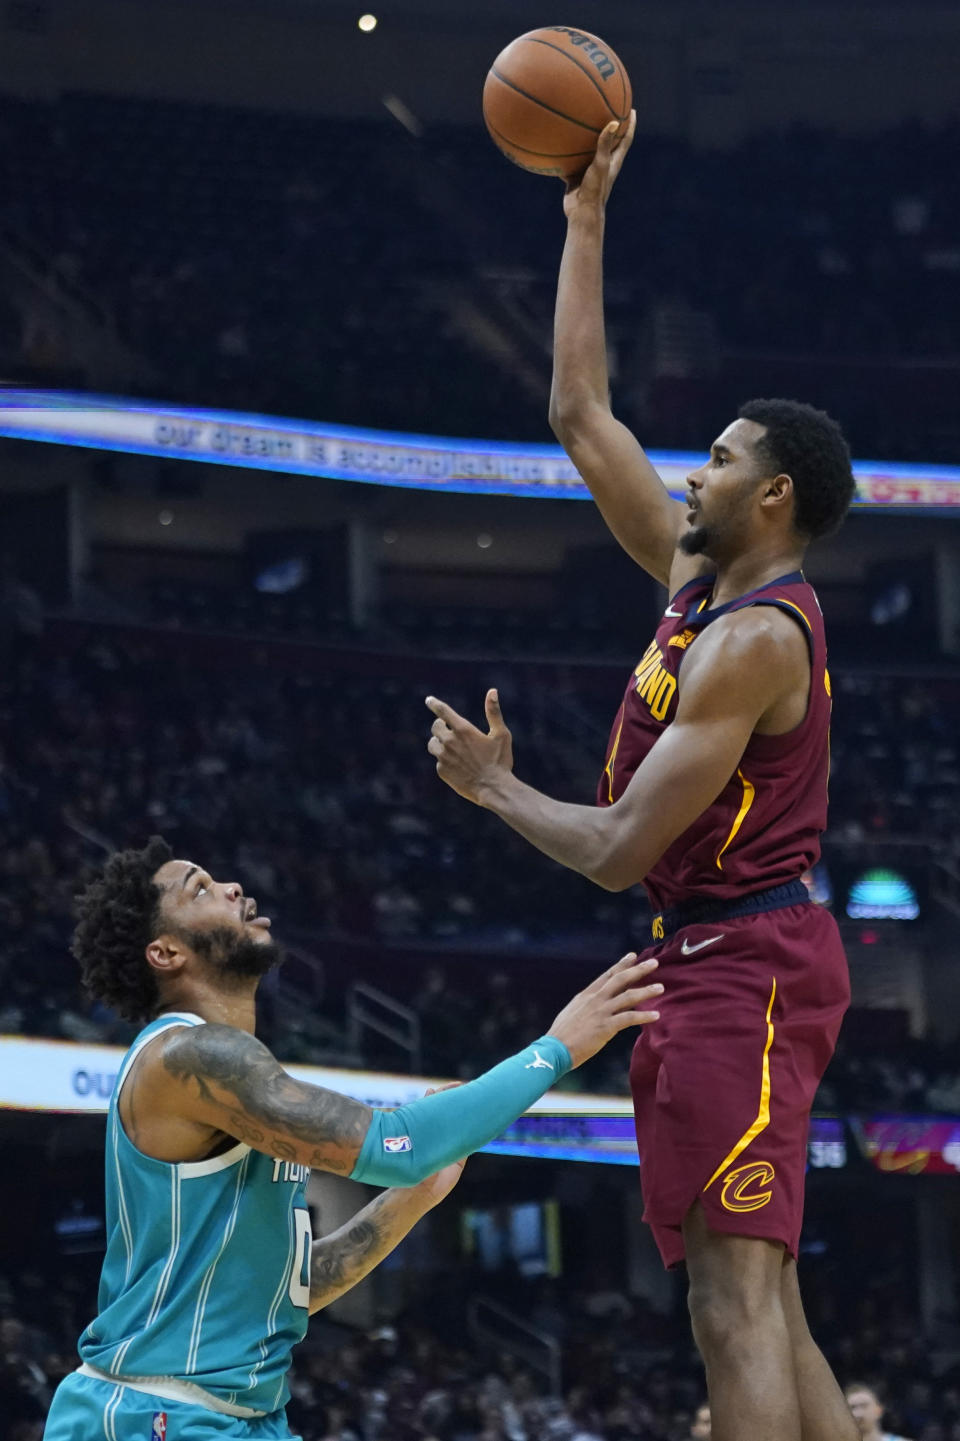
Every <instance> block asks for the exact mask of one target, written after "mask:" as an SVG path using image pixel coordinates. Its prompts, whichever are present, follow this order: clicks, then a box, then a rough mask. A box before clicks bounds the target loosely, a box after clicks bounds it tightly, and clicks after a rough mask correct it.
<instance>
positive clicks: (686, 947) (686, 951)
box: [680, 931, 726, 956]
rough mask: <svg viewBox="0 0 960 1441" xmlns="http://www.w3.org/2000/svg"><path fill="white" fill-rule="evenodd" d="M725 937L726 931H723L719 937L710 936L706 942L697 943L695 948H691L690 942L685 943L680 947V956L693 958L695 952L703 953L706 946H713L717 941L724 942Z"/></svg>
mask: <svg viewBox="0 0 960 1441" xmlns="http://www.w3.org/2000/svg"><path fill="white" fill-rule="evenodd" d="M725 935H726V931H721V932H720V934H719V936H708V937H707V939H706V940H705V941H697V944H696V945H695V946H691V944H690V942H689V941H684V943H683V945H682V946H681V947H680V954H681V956H692V955H693V953H694V951H702V950H703V948H704V946H712V945H714V943H715V942H716V941H722V940H723V938H724V936H725Z"/></svg>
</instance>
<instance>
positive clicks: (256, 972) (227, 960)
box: [186, 926, 283, 980]
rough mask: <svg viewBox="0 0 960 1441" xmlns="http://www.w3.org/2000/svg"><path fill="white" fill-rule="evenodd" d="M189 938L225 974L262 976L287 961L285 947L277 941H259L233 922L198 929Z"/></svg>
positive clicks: (241, 977)
mask: <svg viewBox="0 0 960 1441" xmlns="http://www.w3.org/2000/svg"><path fill="white" fill-rule="evenodd" d="M186 939H187V940H188V941H189V943H190V946H191V947H192V949H193V950H194V952H195V953H196V955H197V956H199V957H200V959H201V960H202V961H204V962H206V964H207V965H208V966H209V967H210V969H211V970H213V971H217V972H219V973H220V975H222V976H223V977H224V978H227V977H230V978H232V979H235V980H259V979H260V977H261V976H265V975H266V974H267V972H268V971H272V970H274V968H275V967H277V966H279V965H281V964H282V962H283V947H282V946H280V945H278V944H277V942H276V941H273V940H270V941H255V940H253V939H252V938H251V937H250V936H246V935H243V934H240V933H238V932H237V931H234V930H231V929H230V927H229V926H217V927H215V928H214V929H213V930H212V931H194V932H192V933H191V934H190V935H189V936H187V938H186Z"/></svg>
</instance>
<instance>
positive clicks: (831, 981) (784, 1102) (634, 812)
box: [427, 117, 856, 1441]
mask: <svg viewBox="0 0 960 1441" xmlns="http://www.w3.org/2000/svg"><path fill="white" fill-rule="evenodd" d="M634 125H635V118H634V117H631V123H630V127H629V129H628V131H627V135H626V137H625V138H624V140H623V141H622V142H621V143H620V144H619V145H618V144H617V143H616V138H615V130H616V126H615V125H612V124H611V125H610V126H609V127H608V128H607V130H606V131H605V132H604V133H603V135H602V136H601V138H600V141H599V145H598V149H597V154H596V157H595V159H594V160H593V161H592V163H591V164H590V166H589V168H588V169H587V170H586V172H585V174H584V175H583V178H582V180H581V181H580V182H579V184H577V183H573V184H572V185H569V186H568V189H567V194H566V196H565V199H564V210H565V212H566V216H567V238H566V244H565V248H564V252H563V259H562V262H561V266H560V278H559V287H558V292H557V307H556V328H555V345H554V379H553V393H552V397H551V412H550V418H551V423H552V425H553V428H554V431H555V433H556V435H557V437H558V438H559V440H560V441H561V442H562V444H563V446H564V448H565V449H566V451H567V453H568V455H569V456H570V458H571V460H572V461H573V463H574V465H575V466H576V467H577V470H578V471H579V472H580V474H581V475H582V476H583V478H584V480H585V481H586V483H587V485H588V486H589V487H590V490H591V492H592V494H593V496H594V499H595V500H596V502H597V504H598V506H599V507H600V510H601V512H602V513H603V516H604V518H605V520H606V521H607V524H608V525H609V527H610V529H611V531H612V532H613V534H614V535H615V536H616V538H617V540H618V541H619V542H620V544H621V545H622V546H623V547H624V549H625V550H626V551H627V552H628V553H629V554H630V555H631V556H633V558H634V559H635V560H636V561H637V563H638V564H639V565H641V566H643V567H644V569H645V570H647V571H649V573H650V574H651V575H653V576H654V577H655V578H656V579H657V580H658V581H661V582H662V583H663V585H664V586H666V587H667V590H668V595H669V597H670V600H669V604H668V606H667V608H666V610H665V611H664V614H663V617H662V619H661V621H660V624H659V626H658V627H657V630H656V634H655V636H654V638H653V640H652V641H651V643H650V645H649V646H648V647H647V649H646V651H645V652H644V655H643V657H642V659H641V661H640V663H639V665H638V666H637V667H636V670H635V671H634V672H633V674H632V675H631V676H630V678H629V681H628V683H627V688H626V693H625V695H624V699H623V703H622V705H621V706H620V710H619V712H618V713H617V716H616V719H615V721H614V724H613V729H612V732H611V737H610V742H609V746H608V750H607V757H606V763H605V765H604V768H603V773H602V775H601V779H600V785H599V790H598V795H597V805H596V806H595V807H591V806H578V805H568V804H564V803H561V802H558V801H555V800H552V799H551V798H550V797H548V796H545V795H543V794H541V793H539V792H538V791H535V790H533V789H532V788H531V787H530V786H527V785H524V784H523V783H522V782H521V781H520V780H518V779H517V777H516V776H515V775H514V774H513V756H512V748H511V738H510V732H509V731H508V729H507V727H506V725H505V723H504V720H503V717H502V715H501V712H500V707H499V703H498V699H497V695H496V692H495V691H490V692H489V693H488V695H487V699H486V717H487V722H488V731H487V732H486V733H484V732H481V731H480V730H478V729H477V728H476V727H475V726H473V725H472V724H470V722H469V721H467V720H465V719H464V718H463V717H461V716H460V715H458V714H457V713H456V712H455V711H454V710H452V709H451V707H449V706H447V705H445V704H444V703H443V702H442V701H440V700H437V699H435V698H433V697H430V698H428V700H427V705H428V707H429V709H430V710H431V711H432V712H433V713H434V715H435V716H436V719H435V721H434V722H433V725H432V728H431V737H430V740H429V742H428V749H429V751H430V754H431V755H432V756H434V757H435V758H436V763H437V771H438V773H439V775H440V776H441V778H442V779H443V780H445V781H446V782H447V783H448V784H449V785H450V786H452V787H453V789H454V790H456V791H458V792H459V794H460V795H462V796H465V797H466V798H467V799H469V800H471V801H474V802H475V803H476V804H477V805H481V806H484V807H486V808H487V809H489V810H492V811H493V812H494V813H495V814H496V815H498V816H499V817H500V818H501V819H502V820H504V821H506V823H507V824H508V825H510V826H512V827H513V829H514V830H516V831H518V832H519V833H520V834H521V835H522V836H525V837H526V839H527V840H529V841H530V842H531V843H532V844H533V845H535V846H537V847H538V848H539V849H540V850H541V851H543V852H544V853H545V854H546V855H548V856H551V857H552V858H553V859H554V860H555V861H559V862H560V863H561V865H564V866H568V867H570V868H571V869H572V870H575V871H579V872H580V873H581V875H584V876H586V877H587V878H588V879H590V880H592V881H595V882H596V883H597V884H598V885H600V886H603V887H605V888H606V889H608V890H612V891H619V890H623V889H625V888H626V887H628V886H632V885H635V884H637V883H638V882H643V883H644V885H645V886H646V889H647V893H648V895H649V897H650V901H651V904H652V907H653V910H654V912H655V915H654V920H653V928H652V935H651V941H652V947H651V949H650V950H649V951H648V952H647V953H646V954H648V955H651V956H656V957H657V958H658V959H659V961H660V972H659V975H660V978H661V980H662V981H663V982H664V996H663V1001H662V1004H661V1007H660V1010H661V1019H660V1021H659V1022H658V1024H657V1026H656V1027H653V1028H651V1029H650V1030H648V1031H646V1032H644V1033H643V1034H641V1035H640V1037H639V1038H638V1040H637V1042H636V1045H635V1047H634V1051H633V1058H632V1062H631V1069H630V1082H631V1089H632V1092H633V1101H634V1111H635V1116H636V1128H637V1141H638V1148H639V1152H640V1167H641V1183H642V1187H643V1195H644V1203H645V1211H644V1217H645V1219H646V1221H647V1222H649V1224H650V1225H651V1227H652V1228H653V1232H654V1235H655V1237H656V1241H657V1245H658V1247H659V1249H660V1253H661V1255H662V1257H663V1260H664V1262H665V1264H666V1265H668V1266H672V1265H675V1264H676V1263H678V1262H679V1261H681V1260H684V1259H685V1260H686V1264H687V1271H688V1278H689V1288H690V1290H689V1303H690V1312H691V1317H692V1321H693V1330H694V1335H695V1338H696V1341H697V1344H698V1346H699V1348H700V1351H701V1353H702V1356H703V1359H704V1363H705V1366H706V1373H707V1386H708V1392H709V1401H710V1413H711V1417H712V1425H713V1435H714V1438H715V1441H771V1438H772V1437H777V1441H846V1438H848V1437H849V1438H850V1441H853V1438H854V1437H855V1435H856V1431H855V1428H854V1427H853V1426H852V1424H851V1420H850V1415H849V1412H848V1410H847V1407H846V1405H845V1402H844V1398H843V1395H842V1393H841V1391H840V1389H839V1387H838V1386H837V1383H836V1381H835V1380H834V1378H833V1376H832V1375H831V1373H830V1370H829V1368H828V1366H827V1364H826V1361H825V1360H824V1358H823V1356H822V1355H821V1353H820V1351H819V1350H818V1349H817V1347H816V1345H815V1344H814V1342H813V1340H812V1338H811V1336H810V1333H809V1330H808V1329H807V1324H806V1321H805V1319H804V1314H803V1308H802V1306H801V1302H800V1293H799V1289H798V1285H797V1268H796V1259H797V1247H798V1242H799V1238H800V1227H801V1220H802V1211H803V1185H804V1170H805V1164H806V1143H807V1130H808V1124H809V1115H810V1107H811V1105H812V1103H813V1097H814V1093H815V1091H816V1088H817V1083H818V1082H819V1080H820V1077H821V1075H822V1074H823V1071H824V1070H825V1068H826V1065H827V1062H828V1061H829V1059H830V1056H831V1054H832V1052H833V1049H834V1045H835V1043H836V1038H837V1033H838V1031H839V1028H840V1021H841V1018H842V1016H843V1013H844V1010H845V1009H846V1006H847V1003H848V999H849V982H848V976H847V968H846V962H845V958H844V955H843V950H842V947H841V943H840V936H839V932H838V929H837V926H836V924H835V922H834V920H833V918H832V917H831V916H830V915H829V914H828V913H827V912H826V911H825V910H823V909H822V908H821V907H819V906H816V905H813V904H811V903H810V900H809V897H808V894H807V891H806V889H805V887H804V885H803V882H802V879H801V877H802V875H803V873H804V872H805V871H806V870H807V869H808V868H809V867H810V866H811V865H813V863H814V862H815V861H816V859H817V857H818V856H819V853H820V833H821V832H822V830H823V829H824V826H825V824H826V815H827V775H828V767H829V752H828V729H829V724H830V678H829V675H828V672H827V659H826V645H825V640H824V628H823V620H822V617H821V614H820V609H819V606H818V604H817V599H816V596H815V595H814V592H813V590H812V589H811V587H810V586H809V585H808V584H807V582H806V580H805V579H804V576H803V572H802V570H801V565H802V563H803V556H804V552H805V550H806V548H807V546H808V544H809V543H810V542H811V541H813V540H816V539H817V538H818V537H819V536H823V535H827V534H829V533H830V532H831V531H833V530H834V529H835V528H836V527H837V526H838V525H839V524H840V522H841V520H842V519H843V517H844V515H845V513H846V511H847V509H848V507H849V505H850V501H851V499H852V497H853V493H854V481H853V475H852V472H851V466H850V457H849V452H848V449H847V446H846V444H845V442H844V439H843V436H842V434H841V432H840V430H839V428H838V426H837V425H836V424H835V423H834V421H832V420H831V419H830V418H829V417H828V416H827V415H825V414H823V413H822V412H820V411H817V410H814V409H813V408H812V407H810V406H807V405H803V404H800V403H798V402H795V401H788V400H769V401H764V400H755V401H751V402H749V403H748V404H747V405H744V406H743V407H742V409H741V411H740V414H739V416H738V418H737V419H736V420H733V421H732V422H731V423H730V424H729V425H728V426H727V427H726V429H725V430H724V431H723V433H722V434H721V435H720V436H719V437H718V438H717V439H716V440H715V441H714V443H713V445H712V446H711V448H710V455H709V458H708V459H707V460H706V461H705V462H704V464H703V465H701V466H700V467H699V469H697V470H694V471H692V472H691V473H690V475H689V476H688V478H687V495H686V500H685V501H684V502H681V503H678V502H675V501H674V500H672V499H671V498H670V496H669V495H668V493H667V491H666V489H665V487H664V486H663V484H662V483H661V481H660V478H659V476H658V475H657V473H656V471H655V470H654V469H653V467H652V466H651V464H650V462H649V461H648V459H647V457H646V456H645V454H644V452H643V450H642V449H641V448H640V446H639V445H638V443H637V441H636V439H635V438H634V436H633V435H632V434H631V433H630V431H629V430H627V429H626V427H625V426H623V425H622V424H621V423H620V422H619V421H618V420H616V419H615V417H614V415H613V414H612V412H611V408H610V400H609V389H608V379H607V365H606V353H605V342H604V326H603V275H602V255H603V233H604V220H605V210H606V203H607V199H608V197H609V195H610V190H611V187H612V185H613V183H614V181H615V180H616V178H617V175H618V174H619V171H620V169H621V167H622V165H623V161H624V158H625V156H626V154H627V151H628V150H629V147H630V144H631V141H632V138H633V130H634Z"/></svg>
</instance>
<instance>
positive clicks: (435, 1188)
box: [413, 1081, 467, 1206]
mask: <svg viewBox="0 0 960 1441" xmlns="http://www.w3.org/2000/svg"><path fill="white" fill-rule="evenodd" d="M462 1085H463V1082H462V1081H447V1082H446V1083H445V1084H444V1085H442V1086H431V1087H430V1088H429V1090H428V1091H427V1092H426V1094H427V1095H428V1096H438V1095H439V1094H440V1092H441V1091H455V1090H456V1089H457V1087H458V1086H462ZM466 1164H467V1158H466V1156H464V1158H463V1160H462V1161H453V1162H452V1163H451V1164H450V1165H449V1166H444V1167H443V1169H442V1170H440V1171H434V1173H433V1175H432V1176H428V1177H427V1178H426V1180H425V1181H421V1182H420V1184H419V1185H418V1186H414V1187H413V1190H414V1191H419V1192H420V1193H421V1195H422V1196H423V1197H424V1199H425V1200H426V1201H427V1202H428V1204H429V1205H430V1206H439V1204H440V1202H441V1201H444V1200H446V1198H447V1196H449V1194H450V1192H451V1191H452V1190H453V1188H454V1186H455V1185H456V1184H457V1182H458V1181H459V1179H460V1177H461V1176H462V1175H463V1168H464V1166H465V1165H466Z"/></svg>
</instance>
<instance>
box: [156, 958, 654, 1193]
mask: <svg viewBox="0 0 960 1441" xmlns="http://www.w3.org/2000/svg"><path fill="white" fill-rule="evenodd" d="M655 965H656V962H651V961H645V962H642V963H639V964H638V963H637V959H636V956H634V955H629V956H625V957H623V959H622V960H620V961H618V962H617V964H616V965H615V966H612V967H611V968H610V969H609V970H608V971H605V972H604V973H603V975H601V976H599V977H598V978H597V979H596V980H595V981H593V982H592V983H591V984H590V985H589V986H587V987H586V988H585V989H584V990H583V991H581V992H579V993H578V994H577V995H576V996H574V997H573V999H572V1000H571V1001H570V1002H569V1003H568V1005H566V1006H565V1007H564V1009H563V1010H562V1011H561V1012H560V1014H559V1015H558V1016H557V1017H556V1019H555V1020H554V1022H553V1025H552V1026H551V1027H550V1030H549V1032H548V1033H547V1034H546V1035H544V1036H541V1037H540V1038H539V1039H538V1040H536V1041H535V1042H533V1044H532V1045H530V1046H528V1047H526V1049H525V1050H523V1051H520V1052H519V1053H518V1054H517V1055H515V1056H510V1057H508V1058H507V1060H505V1061H501V1062H500V1064H499V1065H497V1066H494V1067H493V1068H492V1070H489V1071H486V1072H485V1073H484V1074H483V1075H482V1076H478V1077H477V1078H476V1080H473V1081H469V1082H467V1083H466V1084H465V1085H463V1086H459V1087H457V1088H456V1089H453V1090H445V1091H441V1092H437V1093H435V1094H433V1095H428V1096H424V1097H423V1098H422V1099H421V1100H417V1101H412V1102H409V1103H408V1104H407V1105H404V1106H399V1107H398V1108H397V1109H396V1110H395V1111H382V1110H378V1109H372V1108H371V1107H369V1106H366V1105H364V1104H363V1103H362V1102H360V1101H355V1100H352V1099H351V1098H350V1097H349V1096H343V1095H340V1094H338V1093H337V1092H335V1091H328V1090H326V1089H324V1088H323V1087H321V1086H312V1085H309V1084H307V1083H306V1082H304V1081H298V1080H296V1079H295V1078H294V1077H293V1076H291V1075H289V1074H288V1073H287V1072H286V1071H285V1070H284V1069H283V1067H282V1066H281V1065H280V1063H279V1062H278V1061H277V1060H276V1059H275V1057H274V1056H273V1055H272V1054H271V1053H270V1051H269V1050H268V1049H267V1047H266V1046H264V1045H263V1044H262V1042H260V1041H258V1040H257V1039H256V1038H255V1037H254V1036H252V1035H250V1034H249V1032H247V1031H241V1030H239V1029H237V1028H235V1027H232V1026H223V1025H216V1024H207V1025H202V1026H184V1027H178V1028H176V1029H171V1031H170V1032H169V1033H168V1034H164V1035H163V1036H162V1037H160V1038H159V1039H158V1043H157V1046H156V1053H155V1058H154V1057H153V1056H150V1057H145V1058H144V1060H145V1064H144V1071H145V1074H144V1075H143V1077H142V1081H141V1082H140V1085H142V1086H143V1090H144V1095H143V1103H144V1104H147V1105H149V1106H150V1107H151V1109H153V1110H157V1109H162V1110H164V1111H166V1112H167V1114H172V1115H175V1116H176V1117H177V1118H178V1119H179V1120H182V1121H185V1122H187V1123H193V1124H194V1125H196V1126H199V1127H208V1128H209V1129H210V1132H211V1133H216V1132H219V1133H222V1134H225V1135H227V1136H234V1137H236V1139H237V1140H239V1141H244V1142H246V1143H247V1144H248V1145H250V1146H252V1147H253V1148H254V1149H255V1150H257V1151H262V1152H264V1153H265V1154H266V1155H268V1156H275V1157H280V1158H282V1159H284V1160H289V1161H296V1162H299V1163H300V1164H301V1165H306V1166H311V1167H316V1168H317V1169H320V1170H325V1171H334V1172H337V1173H338V1174H340V1175H349V1176H351V1177H352V1178H353V1179H354V1180H357V1181H369V1182H370V1183H372V1184H374V1185H380V1186H393V1185H401V1186H414V1185H417V1184H418V1183H419V1182H421V1181H423V1180H425V1179H426V1178H427V1177H428V1176H430V1175H431V1174H432V1173H434V1172H435V1171H437V1170H439V1169H440V1168H441V1167H443V1166H446V1165H449V1164H450V1162H451V1161H455V1160H458V1159H459V1158H461V1157H462V1156H465V1155H469V1154H470V1153H471V1152H473V1151H476V1150H479V1149H480V1148H481V1147H482V1146H485V1145H486V1144H487V1142H488V1141H491V1140H492V1139H493V1138H494V1136H497V1135H499V1134H500V1132H501V1131H503V1130H504V1129H505V1127H507V1126H508V1125H510V1124H511V1122H513V1121H515V1120H516V1119H517V1117H518V1116H521V1115H522V1114H523V1112H524V1111H525V1110H527V1108H528V1107H529V1106H531V1105H532V1104H533V1102H534V1101H536V1100H539V1098H540V1097H541V1096H542V1095H543V1093H544V1092H545V1091H547V1090H549V1088H550V1087H551V1086H552V1085H553V1084H554V1083H555V1082H556V1081H558V1080H559V1079H560V1078H561V1077H562V1076H563V1075H565V1074H566V1072H567V1071H569V1070H571V1069H572V1068H573V1067H576V1066H580V1065H582V1064H583V1062H584V1061H587V1060H589V1059H590V1057H591V1056H593V1055H595V1054H596V1052H597V1051H599V1050H600V1049H601V1048H602V1047H603V1046H605V1045H606V1044H607V1042H608V1041H609V1040H611V1038H612V1037H613V1036H615V1035H616V1034H617V1033H618V1032H619V1031H622V1030H625V1029H627V1028H628V1027H635V1026H641V1025H644V1024H646V1023H647V1022H648V1021H651V1020H655V1019H656V1018H657V1013H656V1012H655V1011H651V1010H648V1009H645V1007H647V1006H649V1005H651V1004H653V1003H654V1002H655V1000H656V997H657V996H658V995H659V994H660V990H661V987H660V986H658V985H649V984H645V982H646V981H647V980H648V979H649V976H650V973H651V972H652V971H653V970H654V969H655Z"/></svg>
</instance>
